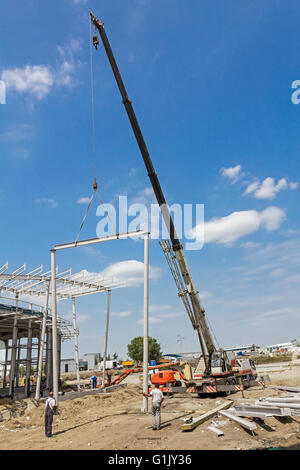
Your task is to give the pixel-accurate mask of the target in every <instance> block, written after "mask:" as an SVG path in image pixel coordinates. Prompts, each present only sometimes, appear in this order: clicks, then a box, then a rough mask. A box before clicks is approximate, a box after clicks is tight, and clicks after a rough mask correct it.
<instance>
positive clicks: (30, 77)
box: [1, 38, 81, 100]
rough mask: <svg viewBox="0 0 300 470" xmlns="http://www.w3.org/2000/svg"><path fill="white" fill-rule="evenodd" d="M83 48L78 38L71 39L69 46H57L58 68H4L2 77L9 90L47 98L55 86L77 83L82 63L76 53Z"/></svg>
mask: <svg viewBox="0 0 300 470" xmlns="http://www.w3.org/2000/svg"><path fill="white" fill-rule="evenodd" d="M80 49H81V43H80V41H78V40H77V39H74V38H72V39H70V41H69V45H68V46H67V47H62V46H57V50H58V52H59V55H60V61H59V63H58V65H57V67H56V68H53V67H51V66H50V65H30V64H27V65H25V66H24V67H23V68H19V67H15V68H8V69H6V70H3V72H2V74H1V79H2V80H3V81H4V83H5V85H6V88H7V90H9V89H11V90H12V91H15V92H17V93H20V94H28V95H30V96H31V97H34V98H35V99H37V100H42V99H43V98H45V97H46V96H47V95H48V94H49V93H50V91H51V89H52V88H53V86H65V87H68V88H71V87H73V86H74V85H75V84H76V70H77V67H78V66H79V65H80V64H81V63H80V61H79V60H76V59H75V53H76V52H77V51H79V50H80Z"/></svg>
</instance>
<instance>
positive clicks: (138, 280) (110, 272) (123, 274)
mask: <svg viewBox="0 0 300 470" xmlns="http://www.w3.org/2000/svg"><path fill="white" fill-rule="evenodd" d="M101 274H102V275H103V276H104V277H110V278H112V277H113V278H116V279H118V280H120V281H124V282H126V285H127V286H130V287H133V286H137V285H140V284H143V282H144V263H142V262H141V261H137V260H128V261H120V262H118V263H113V264H110V265H109V266H108V267H107V268H106V269H105V270H104V271H103V272H102V273H101ZM160 274H161V270H160V268H156V267H153V266H150V268H149V277H150V279H158V278H159V277H160Z"/></svg>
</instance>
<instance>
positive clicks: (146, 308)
mask: <svg viewBox="0 0 300 470" xmlns="http://www.w3.org/2000/svg"><path fill="white" fill-rule="evenodd" d="M135 236H142V237H144V348H143V391H144V392H145V393H148V330H149V232H145V231H142V230H137V231H134V232H126V233H121V234H116V235H109V236H107V237H101V238H92V239H88V240H80V241H76V242H71V243H64V244H60V245H55V246H54V249H51V250H50V253H51V303H52V338H53V395H54V398H55V400H56V404H57V405H58V362H57V305H56V302H57V295H58V292H57V290H56V282H57V281H58V280H59V279H57V275H56V251H59V250H65V249H68V248H76V247H82V246H87V245H91V244H96V243H102V242H106V241H112V240H119V239H127V238H130V237H135ZM106 290H107V291H108V307H107V327H106V340H105V344H107V334H108V318H109V309H110V292H109V291H110V290H111V288H107V289H106ZM91 293H92V292H91ZM103 359H104V360H103V383H102V385H104V377H105V361H106V357H104V358H103ZM142 411H143V412H147V411H148V399H147V397H144V398H143V407H142Z"/></svg>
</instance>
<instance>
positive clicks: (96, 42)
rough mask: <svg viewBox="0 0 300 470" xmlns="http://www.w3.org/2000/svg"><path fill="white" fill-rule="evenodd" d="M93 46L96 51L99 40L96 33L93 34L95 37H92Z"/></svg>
mask: <svg viewBox="0 0 300 470" xmlns="http://www.w3.org/2000/svg"><path fill="white" fill-rule="evenodd" d="M93 45H94V46H95V49H96V50H97V49H98V45H99V38H98V36H97V33H95V35H94V36H93Z"/></svg>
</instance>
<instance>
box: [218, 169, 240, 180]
mask: <svg viewBox="0 0 300 470" xmlns="http://www.w3.org/2000/svg"><path fill="white" fill-rule="evenodd" d="M241 170H242V166H241V165H236V166H234V167H231V168H221V170H220V172H221V174H222V176H224V177H225V178H228V179H229V180H230V181H231V183H235V182H236V181H237V180H238V179H239V178H240V177H241Z"/></svg>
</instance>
